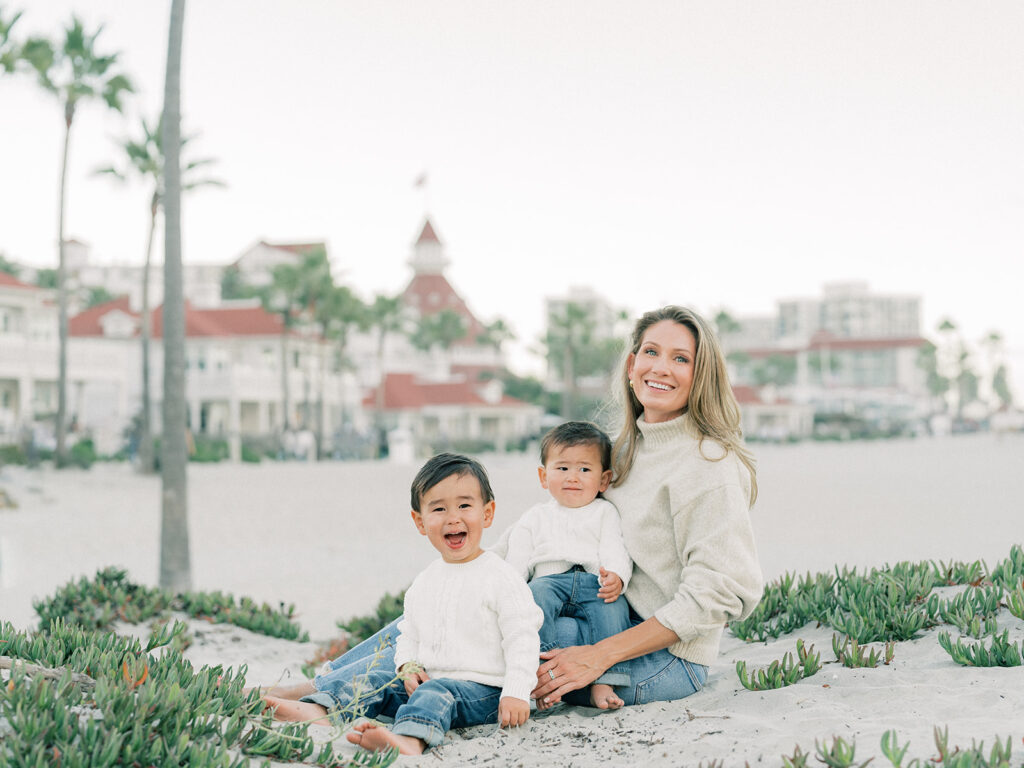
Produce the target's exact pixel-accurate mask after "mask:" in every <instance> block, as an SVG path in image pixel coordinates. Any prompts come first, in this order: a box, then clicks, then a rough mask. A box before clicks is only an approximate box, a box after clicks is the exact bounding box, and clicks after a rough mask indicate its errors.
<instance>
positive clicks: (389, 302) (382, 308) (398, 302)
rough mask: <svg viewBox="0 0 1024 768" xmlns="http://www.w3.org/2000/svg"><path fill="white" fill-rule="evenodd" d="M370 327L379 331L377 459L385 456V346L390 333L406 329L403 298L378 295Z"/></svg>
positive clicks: (375, 404) (376, 422) (371, 311)
mask: <svg viewBox="0 0 1024 768" xmlns="http://www.w3.org/2000/svg"><path fill="white" fill-rule="evenodd" d="M368 324H369V327H371V328H376V329H377V371H378V373H379V374H380V383H379V384H378V385H377V397H376V399H375V402H374V419H373V420H374V423H375V425H376V427H377V432H378V441H377V447H378V450H377V457H378V458H381V457H383V455H384V446H385V441H384V344H385V341H386V340H387V337H388V334H389V333H397V332H398V331H401V330H402V329H403V328H404V327H405V308H404V306H403V305H402V297H401V296H385V295H384V294H378V295H377V296H375V297H374V299H373V304H372V305H371V306H370V308H369V323H368Z"/></svg>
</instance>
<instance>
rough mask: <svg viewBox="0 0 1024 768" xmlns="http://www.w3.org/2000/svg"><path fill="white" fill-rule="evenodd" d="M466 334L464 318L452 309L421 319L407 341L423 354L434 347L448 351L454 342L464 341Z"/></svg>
mask: <svg viewBox="0 0 1024 768" xmlns="http://www.w3.org/2000/svg"><path fill="white" fill-rule="evenodd" d="M466 332H467V329H466V318H464V317H463V316H462V315H460V314H459V313H458V312H456V311H454V310H452V309H442V310H441V311H440V312H435V313H434V314H432V315H424V316H423V317H421V318H420V319H419V322H418V323H417V325H416V328H415V329H414V330H413V332H412V334H410V336H409V341H411V342H412V344H413V346H414V347H416V348H417V349H421V350H423V351H424V352H429V351H430V349H431V348H432V347H435V346H438V347H441V349H444V350H448V349H451V348H452V345H453V344H454V343H455V342H456V341H458V340H459V339H464V338H465V337H466Z"/></svg>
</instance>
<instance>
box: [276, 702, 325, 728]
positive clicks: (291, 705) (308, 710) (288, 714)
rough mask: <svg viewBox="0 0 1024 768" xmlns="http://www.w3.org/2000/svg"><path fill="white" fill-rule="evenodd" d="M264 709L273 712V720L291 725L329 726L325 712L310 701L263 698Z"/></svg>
mask: <svg viewBox="0 0 1024 768" xmlns="http://www.w3.org/2000/svg"><path fill="white" fill-rule="evenodd" d="M263 701H264V702H266V707H265V709H272V710H274V719H275V720H286V721H288V722H291V723H316V724H317V725H330V724H331V721H330V720H328V719H327V710H326V709H325V708H324V707H321V706H320V705H319V704H314V703H313V702H311V701H292V700H291V699H279V698H277V697H276V696H264V697H263Z"/></svg>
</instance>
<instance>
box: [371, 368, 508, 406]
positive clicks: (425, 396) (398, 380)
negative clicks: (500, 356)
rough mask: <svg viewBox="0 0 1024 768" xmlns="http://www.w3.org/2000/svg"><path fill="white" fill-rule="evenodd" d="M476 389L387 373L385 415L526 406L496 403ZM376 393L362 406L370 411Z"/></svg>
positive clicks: (471, 384) (470, 385) (505, 398)
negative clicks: (442, 407)
mask: <svg viewBox="0 0 1024 768" xmlns="http://www.w3.org/2000/svg"><path fill="white" fill-rule="evenodd" d="M479 390H480V385H479V384H477V383H474V382H471V381H450V382H428V381H419V380H418V379H417V378H416V374H414V373H389V374H387V375H386V376H385V377H384V408H385V410H389V411H405V410H418V409H420V408H423V407H424V406H428V405H473V406H481V407H488V406H491V407H493V406H510V405H512V406H521V405H526V403H524V402H523V401H522V400H518V399H516V398H514V397H509V396H508V395H504V394H503V395H502V396H501V399H500V400H499V401H498V402H496V403H491V402H488V401H487V400H484V398H483V397H481V396H480V391H479ZM376 403H377V390H376V389H372V390H370V392H369V394H368V395H367V396H366V397H365V398H364V400H363V405H364V406H366V407H367V408H373V407H374V406H375V405H376Z"/></svg>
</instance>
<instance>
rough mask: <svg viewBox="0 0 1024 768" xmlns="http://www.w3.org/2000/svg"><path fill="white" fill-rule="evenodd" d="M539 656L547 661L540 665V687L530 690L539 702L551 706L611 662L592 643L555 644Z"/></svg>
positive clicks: (588, 680)
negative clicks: (554, 646) (563, 646)
mask: <svg viewBox="0 0 1024 768" xmlns="http://www.w3.org/2000/svg"><path fill="white" fill-rule="evenodd" d="M540 657H541V658H542V659H546V661H544V662H543V663H542V664H541V665H540V667H539V668H538V669H537V687H536V688H534V689H533V693H532V694H531V695H532V696H533V697H534V698H535V699H537V702H538V706H539V704H540V702H543V703H544V705H545V706H546V707H547V706H551V705H552V704H555V703H557V702H559V701H561V700H562V696H564V695H565V694H566V693H568V692H569V691H575V690H578V689H580V688H585V687H587V686H588V685H590V684H591V683H592V682H594V681H595V680H597V678H599V677H600V676H601V675H603V674H604V673H605V672H606V671H607V669H608V667H610V666H611V664H610V663H607V662H606V661H605V660H604V659H603V658H602V655H601V653H600V652H599V651H598V650H597V648H596V647H595V646H593V645H574V646H572V647H570V648H555V649H554V650H551V651H544V652H543V653H541V655H540Z"/></svg>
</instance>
